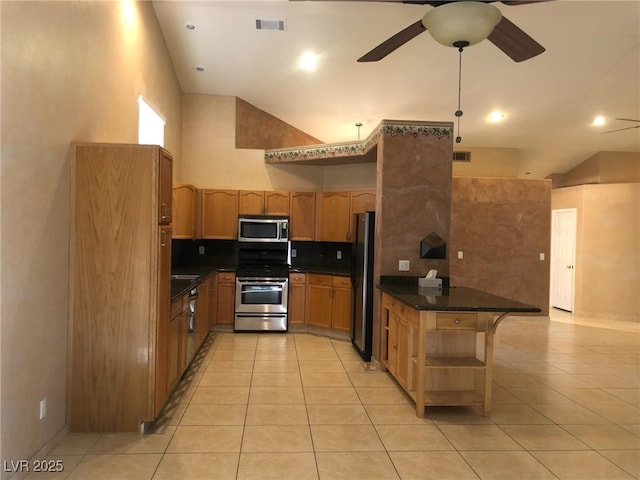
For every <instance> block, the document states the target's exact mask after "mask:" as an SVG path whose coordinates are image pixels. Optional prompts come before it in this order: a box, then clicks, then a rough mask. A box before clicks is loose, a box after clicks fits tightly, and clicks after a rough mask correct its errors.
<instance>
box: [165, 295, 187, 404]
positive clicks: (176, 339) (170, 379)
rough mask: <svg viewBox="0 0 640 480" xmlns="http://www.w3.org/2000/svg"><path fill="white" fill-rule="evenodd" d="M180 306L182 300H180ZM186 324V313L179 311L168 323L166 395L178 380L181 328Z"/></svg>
mask: <svg viewBox="0 0 640 480" xmlns="http://www.w3.org/2000/svg"><path fill="white" fill-rule="evenodd" d="M180 304H181V305H182V300H180ZM185 322H186V312H185V311H183V310H181V311H180V312H179V313H178V314H177V315H176V316H175V317H173V318H172V319H171V322H169V332H168V335H167V340H168V343H167V393H171V391H172V390H173V389H174V387H175V386H176V384H177V383H178V380H179V378H180V373H181V370H180V365H181V358H182V356H183V352H182V337H183V336H184V335H182V327H183V326H184V325H185Z"/></svg>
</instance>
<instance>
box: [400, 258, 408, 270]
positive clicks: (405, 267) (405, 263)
mask: <svg viewBox="0 0 640 480" xmlns="http://www.w3.org/2000/svg"><path fill="white" fill-rule="evenodd" d="M398 270H399V271H400V272H408V271H409V260H399V261H398Z"/></svg>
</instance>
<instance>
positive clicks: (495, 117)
mask: <svg viewBox="0 0 640 480" xmlns="http://www.w3.org/2000/svg"><path fill="white" fill-rule="evenodd" d="M487 120H489V121H490V122H492V123H497V122H501V121H502V120H504V112H501V111H499V110H494V111H493V112H491V113H490V114H489V116H488V117H487Z"/></svg>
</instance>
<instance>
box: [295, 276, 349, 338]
mask: <svg viewBox="0 0 640 480" xmlns="http://www.w3.org/2000/svg"><path fill="white" fill-rule="evenodd" d="M351 302H352V292H351V283H350V280H349V277H344V276H338V275H335V276H334V275H323V274H316V273H310V274H309V276H308V285H307V312H306V314H307V324H309V325H314V326H317V327H324V328H333V329H335V330H341V331H346V332H348V331H350V329H351Z"/></svg>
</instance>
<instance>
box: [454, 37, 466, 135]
mask: <svg viewBox="0 0 640 480" xmlns="http://www.w3.org/2000/svg"><path fill="white" fill-rule="evenodd" d="M456 43H458V42H456ZM460 43H462V42H460ZM454 45H455V44H454ZM455 46H457V47H458V52H459V60H458V110H456V117H457V119H458V135H457V136H456V143H460V142H462V137H461V136H460V117H461V116H462V110H460V93H461V91H462V49H463V47H464V46H463V45H455Z"/></svg>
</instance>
